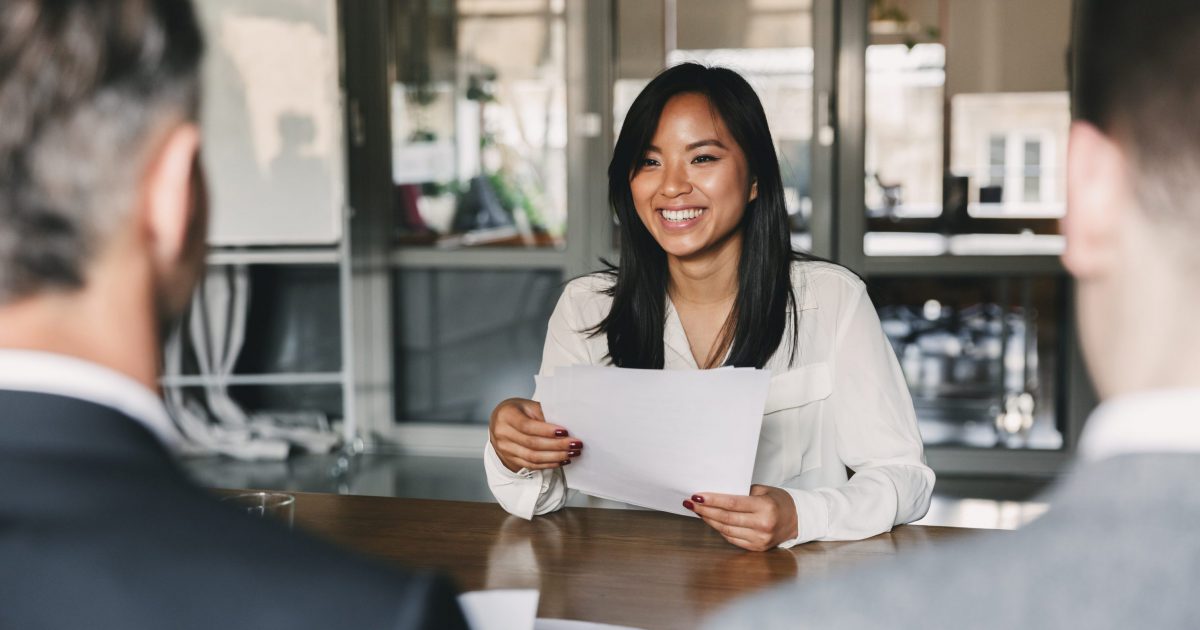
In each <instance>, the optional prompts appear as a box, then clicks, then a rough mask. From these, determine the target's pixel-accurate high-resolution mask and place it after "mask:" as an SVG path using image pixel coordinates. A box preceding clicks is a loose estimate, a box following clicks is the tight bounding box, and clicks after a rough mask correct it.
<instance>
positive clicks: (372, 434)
mask: <svg viewBox="0 0 1200 630" xmlns="http://www.w3.org/2000/svg"><path fill="white" fill-rule="evenodd" d="M372 4H373V3H362V4H359V3H347V4H344V5H343V10H344V11H358V10H364V9H361V8H355V7H362V6H369V5H372ZM374 4H375V5H376V6H378V7H383V8H382V9H379V11H380V15H382V16H386V17H385V18H381V21H383V22H384V23H385V24H386V25H385V27H384V28H381V29H379V30H378V31H375V35H374V36H376V37H379V38H381V39H382V40H383V45H382V46H381V48H382V49H383V50H385V51H386V52H385V55H384V59H382V60H381V61H380V67H379V69H377V70H370V69H364V68H356V67H347V69H346V72H347V76H348V77H350V78H353V77H354V76H356V75H362V74H363V73H368V74H369V73H374V74H373V75H372V76H373V77H374V78H372V79H370V80H372V81H375V82H377V83H379V84H380V88H379V93H380V95H382V96H381V97H380V98H379V99H377V100H380V102H383V103H385V106H381V107H377V108H375V110H374V113H373V114H368V115H366V116H364V119H363V120H361V121H356V119H355V116H356V113H357V112H356V111H352V112H351V120H350V124H351V127H352V132H353V128H354V126H355V125H356V124H361V125H362V127H363V129H364V130H365V133H366V134H381V133H383V134H386V135H385V136H383V137H385V138H390V152H388V153H389V154H388V156H387V157H388V158H390V164H389V165H388V167H389V168H388V171H389V173H390V178H389V181H388V182H387V183H386V184H383V183H378V184H373V185H374V186H377V187H378V188H379V189H380V190H382V189H383V188H386V192H385V193H384V192H381V193H379V194H378V195H377V196H376V197H375V198H376V199H378V200H380V201H378V202H376V203H375V204H374V205H373V206H372V207H371V208H361V209H359V210H360V211H362V212H363V213H365V214H369V215H373V216H375V217H376V218H375V219H369V221H377V223H378V225H380V226H387V230H388V234H390V245H389V248H390V251H389V253H388V254H387V255H386V260H387V261H388V262H389V263H390V265H389V266H390V268H391V271H390V274H389V275H388V276H387V282H386V285H387V289H386V291H384V292H383V293H380V294H378V295H379V296H380V299H384V300H385V301H386V303H387V304H388V305H389V306H388V307H387V308H384V309H381V310H382V312H385V313H389V315H388V316H387V321H386V326H382V327H377V328H376V330H377V331H378V333H377V335H376V336H377V337H378V339H376V340H375V344H376V345H378V344H384V346H385V349H390V352H391V357H392V361H391V362H390V363H389V365H387V366H377V367H378V370H379V373H381V374H383V373H386V375H387V378H386V379H375V380H374V381H373V382H375V383H380V384H383V386H382V387H378V386H376V387H373V389H372V391H374V395H376V396H378V397H387V398H388V400H390V401H391V403H392V404H391V406H390V407H389V408H390V409H391V410H392V411H391V412H390V413H386V414H385V413H377V414H374V415H371V416H369V417H364V418H362V419H361V422H360V426H363V427H364V431H363V433H364V437H366V438H367V439H368V442H369V443H370V444H372V445H374V446H376V447H379V448H392V447H396V446H399V447H401V448H405V449H410V450H413V451H417V452H424V453H439V452H444V453H456V454H475V453H477V451H478V448H479V447H480V445H482V443H483V441H484V440H485V439H486V423H487V420H488V415H489V413H490V410H491V408H492V407H493V406H494V405H495V404H496V403H497V402H499V401H500V400H502V399H503V398H506V397H509V396H528V395H529V394H530V393H531V392H532V389H533V381H532V376H533V373H534V372H535V371H536V369H537V366H538V364H539V363H540V356H541V346H542V341H543V335H544V330H545V323H546V320H547V318H548V316H549V313H550V312H551V310H552V309H553V307H554V303H555V301H556V300H557V297H558V294H559V292H560V291H561V286H562V283H563V282H565V281H566V280H569V279H570V278H572V277H575V276H577V275H580V274H582V273H586V272H588V271H591V270H594V269H596V268H597V266H598V259H599V257H601V256H613V255H614V254H615V251H616V242H615V238H616V237H615V230H614V229H613V227H614V225H613V218H612V215H611V212H610V211H609V209H608V207H607V199H606V187H607V182H606V179H605V173H606V169H607V164H608V159H609V157H610V152H611V147H612V143H613V140H614V137H615V134H616V132H617V130H619V128H620V124H621V122H622V119H623V117H624V114H625V111H626V110H627V109H628V107H629V104H630V103H631V102H632V99H633V98H634V97H635V96H636V95H637V93H638V91H639V90H640V89H641V88H642V87H643V86H644V85H645V84H646V82H647V81H649V80H650V78H652V77H653V76H654V75H655V74H656V73H657V72H659V71H660V70H662V69H663V68H665V67H668V66H670V65H673V64H676V63H680V62H683V61H698V62H701V63H707V64H717V65H723V66H728V67H732V68H734V69H736V70H738V71H739V72H741V73H743V74H744V75H745V76H746V77H747V79H748V80H749V81H750V82H751V83H752V85H754V87H755V89H756V90H757V91H758V93H759V95H760V97H761V98H762V100H763V103H764V106H765V108H766V110H767V115H768V118H769V120H770V124H771V127H772V131H773V134H774V137H775V142H776V150H777V151H778V154H779V156H780V163H781V165H782V167H783V169H784V171H785V172H784V180H785V186H786V187H787V204H788V211H789V214H790V215H791V217H792V226H793V229H794V243H795V244H796V246H797V247H799V248H802V249H807V250H810V251H813V252H815V253H817V254H819V255H822V256H826V257H829V258H831V259H833V260H835V261H837V262H839V263H841V264H844V265H846V266H847V267H849V268H851V269H853V270H854V271H856V272H858V273H860V274H862V275H863V277H864V278H865V279H866V281H867V284H868V289H869V291H870V293H871V295H872V298H873V299H874V300H875V303H876V306H877V308H878V309H879V313H880V318H881V321H882V322H883V325H884V330H885V333H886V334H887V335H888V338H889V339H890V340H891V342H892V345H893V347H894V349H895V350H896V353H897V356H898V359H899V361H900V364H901V366H902V369H903V371H904V374H905V377H906V379H907V380H908V383H909V386H910V389H911V392H912V394H913V399H914V402H915V404H916V407H917V411H918V416H919V419H920V424H921V430H922V433H923V435H924V437H925V440H926V443H927V445H928V454H929V459H930V462H931V464H932V465H933V466H934V467H935V468H936V469H938V470H939V471H942V472H947V471H950V472H972V473H1001V474H1049V473H1052V472H1053V471H1055V470H1056V469H1057V468H1058V467H1059V466H1060V465H1061V463H1062V462H1063V461H1064V460H1065V457H1066V454H1068V453H1069V452H1070V450H1071V449H1072V448H1073V445H1074V442H1075V439H1076V438H1077V436H1078V432H1079V428H1080V424H1081V419H1082V418H1083V417H1084V416H1085V415H1086V413H1087V411H1088V410H1089V408H1090V406H1091V405H1092V404H1093V401H1092V398H1091V394H1090V389H1089V388H1088V387H1087V385H1086V379H1085V376H1084V375H1083V372H1082V367H1081V365H1080V361H1079V357H1078V351H1077V348H1076V342H1075V336H1074V328H1073V324H1072V319H1071V318H1072V308H1073V307H1072V303H1071V299H1070V282H1069V280H1068V278H1067V277H1066V276H1065V274H1064V272H1063V270H1062V269H1061V265H1060V264H1059V262H1058V259H1057V254H1058V252H1059V251H1060V250H1061V247H1062V241H1061V237H1060V236H1059V234H1058V230H1057V218H1058V217H1059V216H1061V214H1062V212H1063V209H1064V179H1063V178H1064V169H1063V164H1064V159H1065V149H1066V140H1065V138H1066V129H1067V126H1068V124H1069V115H1068V111H1067V96H1066V88H1067V83H1066V71H1065V67H1066V60H1065V51H1066V43H1067V38H1068V32H1069V14H1070V1H1069V0H1045V1H1042V0H734V1H730V0H653V1H640V0H587V1H586V2H585V1H583V0H411V1H404V2H401V1H400V0H377V2H375V3H374ZM348 22H350V21H348ZM358 24H359V26H358V27H356V28H358V29H360V30H358V31H355V30H353V29H351V30H350V31H348V32H347V33H346V34H345V37H346V38H347V41H348V42H352V41H353V38H354V37H356V36H361V35H362V34H363V32H362V30H361V29H364V28H365V29H367V30H368V31H370V30H371V29H372V28H376V27H375V26H374V25H373V22H372V21H371V20H359V21H358ZM348 83H349V84H350V85H351V86H354V85H356V82H355V81H352V80H351V81H348ZM357 84H358V85H361V83H357ZM360 89H361V88H360ZM353 90H354V88H353V87H352V88H351V92H352V93H351V94H350V96H351V97H352V100H353V96H354V94H353ZM380 155H381V156H382V152H381V153H380ZM352 176H353V168H352ZM380 179H382V178H380ZM353 181H355V180H354V178H353V177H352V182H353ZM358 181H360V182H361V181H362V180H361V179H360V180H358ZM360 185H361V183H360ZM383 199H387V200H390V201H389V202H387V203H384V202H382V200H383ZM384 215H386V218H387V220H383V219H379V218H378V217H379V216H384ZM385 329H386V330H387V331H388V332H387V334H384V330H385ZM359 343H364V344H370V343H371V341H369V340H363V341H360V342H359ZM360 407H362V408H376V409H382V408H384V407H381V406H377V407H370V406H369V405H360Z"/></svg>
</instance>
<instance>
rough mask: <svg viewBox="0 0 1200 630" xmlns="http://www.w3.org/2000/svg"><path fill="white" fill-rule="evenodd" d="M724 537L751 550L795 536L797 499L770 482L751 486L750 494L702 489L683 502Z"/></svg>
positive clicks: (763, 549) (767, 546)
mask: <svg viewBox="0 0 1200 630" xmlns="http://www.w3.org/2000/svg"><path fill="white" fill-rule="evenodd" d="M683 507H685V508H687V509H689V510H692V511H693V512H695V513H696V514H698V515H699V516H700V518H702V519H704V522H705V523H708V525H709V526H710V527H712V528H713V529H715V530H717V533H719V534H721V535H722V536H724V537H725V540H728V541H729V542H731V543H733V544H735V545H737V546H739V547H741V548H742V549H749V550H750V551H766V550H768V549H773V548H775V547H776V546H778V545H779V543H781V542H784V541H785V540H791V539H793V538H795V537H796V535H797V534H796V532H797V524H796V503H795V502H794V501H792V495H790V494H788V493H787V492H786V491H784V490H782V489H780V488H774V487H771V486H760V485H757V484H755V485H753V486H750V496H748V497H744V496H739V495H736V494H713V493H708V492H704V493H700V494H694V495H692V498H691V499H690V500H686V501H684V502H683Z"/></svg>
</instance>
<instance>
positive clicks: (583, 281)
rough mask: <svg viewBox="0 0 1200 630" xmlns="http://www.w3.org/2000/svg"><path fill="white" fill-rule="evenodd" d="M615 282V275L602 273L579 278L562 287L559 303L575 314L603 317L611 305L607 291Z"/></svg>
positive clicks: (610, 297) (610, 298)
mask: <svg viewBox="0 0 1200 630" xmlns="http://www.w3.org/2000/svg"><path fill="white" fill-rule="evenodd" d="M616 281H617V277H616V275H615V274H611V273H607V272H603V271H598V272H595V273H589V274H587V275H585V276H579V277H578V278H575V279H573V280H571V281H570V282H568V283H567V284H566V286H565V287H563V293H562V298H561V299H560V303H562V304H564V305H566V306H568V307H569V308H570V309H571V310H573V311H575V312H577V313H582V314H588V315H595V314H597V313H599V314H600V315H601V316H603V315H604V314H607V313H608V309H609V308H610V307H611V305H612V296H610V295H609V291H610V290H611V289H612V287H613V285H614V284H616Z"/></svg>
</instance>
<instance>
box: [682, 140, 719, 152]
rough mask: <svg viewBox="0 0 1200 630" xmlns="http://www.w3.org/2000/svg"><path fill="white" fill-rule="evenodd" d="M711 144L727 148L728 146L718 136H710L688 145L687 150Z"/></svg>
mask: <svg viewBox="0 0 1200 630" xmlns="http://www.w3.org/2000/svg"><path fill="white" fill-rule="evenodd" d="M710 146H711V147H717V148H718V149H724V148H726V146H725V145H724V144H723V143H722V142H721V141H720V140H717V139H716V138H708V139H706V140H697V141H696V142H693V143H691V144H689V145H687V150H688V151H691V150H693V149H699V148H700V147H710Z"/></svg>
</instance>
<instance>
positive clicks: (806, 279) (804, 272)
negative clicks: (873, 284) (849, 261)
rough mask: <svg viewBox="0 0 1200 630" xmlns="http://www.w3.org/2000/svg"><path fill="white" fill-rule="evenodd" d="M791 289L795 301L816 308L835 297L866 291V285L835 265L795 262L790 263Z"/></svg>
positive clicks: (825, 262)
mask: <svg viewBox="0 0 1200 630" xmlns="http://www.w3.org/2000/svg"><path fill="white" fill-rule="evenodd" d="M792 287H793V288H794V289H795V291H796V299H797V300H800V301H801V303H802V304H804V305H805V306H806V307H816V306H818V305H819V304H820V303H822V302H827V301H828V300H830V299H833V298H835V297H837V296H845V295H847V294H858V293H861V292H863V291H865V290H866V283H864V282H863V280H862V278H860V277H859V276H858V274H856V273H854V272H853V271H850V270H849V269H847V268H845V267H843V266H841V265H839V264H837V263H831V262H827V261H824V260H797V261H795V262H793V263H792Z"/></svg>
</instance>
